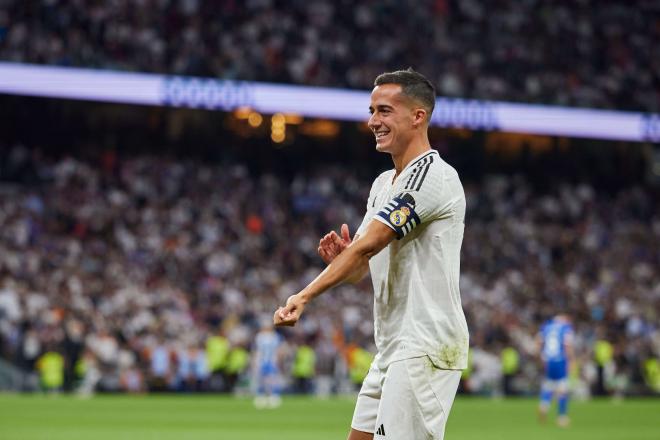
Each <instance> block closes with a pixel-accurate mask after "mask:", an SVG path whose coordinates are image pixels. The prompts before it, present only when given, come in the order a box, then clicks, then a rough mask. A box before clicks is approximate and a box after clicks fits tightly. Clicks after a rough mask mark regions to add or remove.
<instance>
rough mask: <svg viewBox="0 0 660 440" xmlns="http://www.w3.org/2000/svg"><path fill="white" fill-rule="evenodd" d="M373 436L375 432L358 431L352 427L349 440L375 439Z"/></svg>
mask: <svg viewBox="0 0 660 440" xmlns="http://www.w3.org/2000/svg"><path fill="white" fill-rule="evenodd" d="M373 438H374V435H373V433H371V432H363V431H358V430H357V429H353V428H351V432H350V433H349V434H348V440H373Z"/></svg>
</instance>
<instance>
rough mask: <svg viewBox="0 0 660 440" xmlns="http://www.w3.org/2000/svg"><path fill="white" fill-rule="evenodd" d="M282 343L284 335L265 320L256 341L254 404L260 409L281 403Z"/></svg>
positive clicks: (273, 406) (274, 406)
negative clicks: (280, 367)
mask: <svg viewBox="0 0 660 440" xmlns="http://www.w3.org/2000/svg"><path fill="white" fill-rule="evenodd" d="M281 345H282V337H281V336H280V335H278V334H277V333H276V332H275V331H274V329H273V325H272V324H271V323H270V322H269V320H264V321H263V322H262V324H261V330H259V333H257V336H256V338H255V341H254V365H253V368H254V370H253V371H254V373H255V381H254V382H255V385H256V396H255V398H254V406H255V407H257V408H259V409H261V408H276V407H278V406H280V404H281V397H280V393H281V387H280V383H279V381H280V370H279V366H278V362H279V351H280V347H281Z"/></svg>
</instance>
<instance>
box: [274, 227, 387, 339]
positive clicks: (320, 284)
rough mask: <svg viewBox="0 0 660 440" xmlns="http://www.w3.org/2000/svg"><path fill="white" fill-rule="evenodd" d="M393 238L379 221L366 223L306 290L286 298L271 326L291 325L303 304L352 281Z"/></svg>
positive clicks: (296, 318) (297, 317)
mask: <svg viewBox="0 0 660 440" xmlns="http://www.w3.org/2000/svg"><path fill="white" fill-rule="evenodd" d="M396 238H397V234H396V232H395V231H394V230H393V229H392V228H390V227H389V226H387V225H385V224H383V223H381V222H379V221H374V220H372V221H371V222H369V225H368V226H367V229H366V231H365V232H364V233H363V234H362V235H361V236H360V239H359V240H355V241H353V243H351V245H350V246H348V247H347V248H346V249H344V251H343V252H341V253H340V254H339V255H337V257H335V259H334V260H332V262H331V263H330V264H329V265H328V266H327V267H326V268H325V270H324V271H323V272H321V274H320V275H319V276H318V277H316V278H315V279H314V280H313V281H312V282H311V283H309V285H307V287H305V288H304V289H303V290H301V291H300V292H299V293H297V294H295V295H292V296H290V297H289V299H288V300H287V303H286V305H285V306H284V307H280V308H279V309H277V311H276V312H275V315H274V316H273V321H274V323H275V325H276V326H292V325H295V323H296V322H297V321H298V320H299V319H300V316H301V315H302V313H303V310H304V309H305V306H306V305H307V303H309V302H310V301H311V300H313V299H314V298H316V297H317V296H319V295H321V294H322V293H323V292H325V291H326V290H328V289H330V288H332V287H334V286H336V285H338V284H340V283H342V282H344V281H348V280H350V279H351V278H353V277H354V276H355V272H356V270H357V271H359V270H360V269H361V268H363V267H365V266H366V265H367V264H368V262H369V259H370V258H371V257H373V256H374V255H376V254H377V253H379V252H380V251H381V250H383V249H384V248H385V247H386V246H387V245H388V244H390V242H391V241H392V240H394V239H396Z"/></svg>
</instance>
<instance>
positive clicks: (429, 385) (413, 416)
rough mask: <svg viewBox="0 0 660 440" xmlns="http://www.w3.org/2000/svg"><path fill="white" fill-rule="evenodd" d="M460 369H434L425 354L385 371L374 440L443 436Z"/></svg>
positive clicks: (396, 364) (398, 363)
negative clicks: (381, 439)
mask: <svg viewBox="0 0 660 440" xmlns="http://www.w3.org/2000/svg"><path fill="white" fill-rule="evenodd" d="M460 377H461V372H460V371H453V370H440V369H437V368H435V367H434V366H433V365H432V364H431V362H430V360H429V359H428V358H427V357H419V358H414V359H407V360H405V361H400V362H394V363H393V364H391V365H390V366H389V368H388V370H387V374H386V377H385V381H384V384H383V394H382V397H381V403H380V408H379V411H378V417H377V420H376V430H375V435H374V438H375V439H380V438H396V439H442V438H443V436H444V431H445V426H446V423H447V417H448V416H449V411H450V410H451V407H452V404H453V402H454V398H455V396H456V390H457V389H458V383H459V381H460Z"/></svg>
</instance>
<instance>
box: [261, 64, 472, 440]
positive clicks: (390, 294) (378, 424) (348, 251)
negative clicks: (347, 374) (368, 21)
mask: <svg viewBox="0 0 660 440" xmlns="http://www.w3.org/2000/svg"><path fill="white" fill-rule="evenodd" d="M374 85H375V87H374V89H373V91H372V93H371V104H370V106H369V110H370V112H371V117H370V118H369V123H368V124H369V128H370V129H371V130H372V132H373V133H374V135H375V137H376V149H377V150H378V151H380V152H383V153H388V154H390V155H391V156H392V161H393V162H394V169H391V170H389V171H386V172H384V173H383V174H381V175H380V176H378V178H376V180H375V181H374V183H373V186H372V188H371V192H370V194H369V199H368V201H367V212H366V215H365V217H364V220H363V221H362V224H361V225H360V227H359V228H358V230H357V233H356V234H355V237H354V238H353V239H352V240H351V238H350V234H349V231H348V227H347V226H346V225H342V231H341V237H340V236H338V235H337V234H336V233H335V232H334V231H333V232H331V233H329V234H327V235H326V236H325V237H323V238H322V239H321V241H320V243H319V254H320V255H321V257H322V258H323V259H324V261H325V262H326V263H328V266H327V267H326V269H325V270H324V271H323V272H322V273H321V274H320V275H319V276H318V277H317V278H316V279H314V281H312V282H311V283H310V284H309V285H308V286H307V287H305V288H304V289H303V290H302V291H300V292H299V293H297V294H295V295H292V296H291V297H289V299H288V300H287V304H286V305H285V306H284V307H280V308H279V309H278V310H277V311H276V312H275V315H274V321H275V324H276V325H279V326H283V325H294V324H295V323H296V322H297V321H298V320H299V319H300V317H301V315H302V313H303V310H304V308H305V306H306V305H307V304H308V303H309V302H310V301H311V300H312V299H313V298H315V297H316V296H318V295H320V294H321V293H323V292H325V291H326V290H328V289H330V288H331V287H333V286H335V285H337V284H339V283H342V282H346V281H355V280H359V279H360V278H362V276H363V275H364V274H366V272H367V271H370V272H371V279H372V282H373V286H374V328H375V340H376V346H377V348H378V354H377V355H376V357H375V359H374V361H373V363H372V365H371V368H370V370H369V374H368V375H367V377H366V379H365V380H364V383H363V385H362V389H361V390H360V393H359V395H358V400H357V404H356V408H355V413H354V415H353V421H352V424H351V428H352V429H351V432H350V434H349V437H348V439H349V440H363V439H373V438H378V439H383V438H389V439H397V440H403V439H411V440H413V439H442V438H443V436H444V431H445V424H446V421H447V416H448V415H449V411H450V409H451V406H452V403H453V401H454V397H455V395H456V390H457V388H458V383H459V380H460V375H461V373H460V370H462V369H463V368H465V367H466V366H467V351H468V330H467V324H466V321H465V316H464V314H463V309H462V307H461V298H460V293H459V289H458V283H459V268H460V249H461V243H462V240H463V229H464V219H465V195H464V193H463V187H462V185H461V182H460V180H459V178H458V174H457V173H456V171H455V170H454V169H453V168H452V167H451V166H449V165H448V164H447V163H446V162H444V161H443V160H442V159H441V158H440V156H439V154H438V153H437V152H436V151H434V150H432V149H431V147H430V145H429V139H428V126H429V121H430V118H431V114H432V112H433V107H434V104H435V91H434V89H433V86H432V85H431V83H430V82H429V81H428V80H427V79H426V78H425V77H424V76H422V75H421V74H419V73H417V72H415V71H413V70H412V69H408V70H404V71H396V72H391V73H384V74H382V75H379V76H378V77H377V78H376V80H375V82H374Z"/></svg>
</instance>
